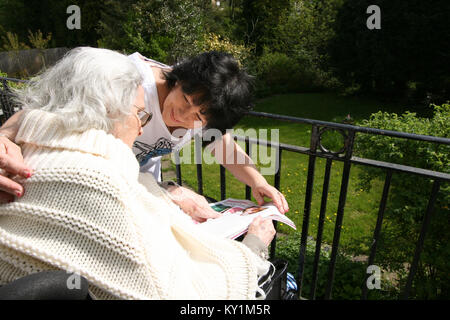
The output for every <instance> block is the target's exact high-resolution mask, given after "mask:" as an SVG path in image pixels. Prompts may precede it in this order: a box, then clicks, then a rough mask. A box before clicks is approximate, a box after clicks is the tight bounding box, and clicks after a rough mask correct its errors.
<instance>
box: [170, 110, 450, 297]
mask: <svg viewBox="0 0 450 320" xmlns="http://www.w3.org/2000/svg"><path fill="white" fill-rule="evenodd" d="M247 115H248V116H252V117H260V118H269V119H273V120H281V121H289V122H292V123H297V124H308V125H311V127H312V130H311V140H310V146H309V147H301V146H295V145H289V144H284V143H273V142H271V141H264V140H260V139H253V138H249V137H242V136H235V137H234V138H235V140H239V141H244V142H245V150H246V152H247V154H249V152H250V151H251V148H252V145H253V144H257V145H258V144H263V145H264V146H267V147H271V148H275V149H276V150H277V152H276V154H277V156H276V157H277V158H276V161H277V163H278V164H279V165H277V168H278V171H277V172H276V174H275V176H274V187H275V188H276V189H278V190H280V182H281V181H280V180H281V159H282V154H283V152H294V153H300V154H305V155H307V156H309V162H308V172H307V182H306V192H305V202H304V210H303V223H302V230H301V239H300V248H299V256H298V262H299V267H298V270H297V284H298V288H299V292H298V295H299V296H302V291H301V290H302V284H303V277H304V269H305V256H306V245H307V240H308V229H309V222H310V215H311V202H312V195H313V186H314V173H315V165H316V158H317V157H319V158H325V159H326V165H325V174H324V181H323V188H322V198H321V205H320V214H319V223H318V231H317V237H316V247H315V254H314V262H313V274H312V284H311V287H310V292H309V298H310V299H315V298H316V289H317V282H318V270H319V268H318V266H319V258H320V252H321V245H322V235H323V226H324V220H325V212H326V208H327V200H328V188H329V183H330V171H331V167H332V163H333V161H340V162H343V164H344V165H343V173H342V180H341V185H340V193H339V202H338V209H337V217H336V222H335V227H334V236H333V242H332V251H331V256H330V263H329V266H328V276H327V284H326V291H325V296H324V297H325V299H331V295H332V289H333V281H334V276H335V270H336V259H337V253H338V248H339V241H340V235H341V227H342V222H343V218H344V208H345V203H346V197H347V189H348V185H349V179H350V168H351V166H352V165H354V164H358V165H365V166H371V167H376V168H380V169H383V170H385V171H386V178H385V182H384V187H383V193H382V196H381V201H380V205H379V210H378V217H377V222H376V226H375V230H374V233H373V242H372V245H371V247H370V254H369V257H368V266H370V265H372V264H373V262H374V260H375V255H376V250H377V244H378V242H379V239H380V234H381V225H382V222H383V216H384V212H385V208H386V203H387V199H388V194H389V189H390V183H391V178H392V175H393V174H394V173H395V172H403V173H408V174H414V175H418V176H422V177H424V178H430V179H432V180H433V181H434V182H433V187H432V190H431V195H430V199H429V201H428V206H427V209H426V212H425V216H424V219H423V222H422V226H421V230H420V235H419V239H418V241H417V243H416V247H415V252H414V257H413V260H412V262H411V265H410V270H409V274H408V278H407V282H406V286H405V287H404V288H403V291H402V292H401V296H400V298H401V299H408V297H409V295H410V291H411V287H412V281H413V279H414V276H415V274H416V271H417V267H418V263H419V259H420V255H421V252H422V249H423V246H424V239H425V236H426V233H427V229H428V226H429V224H430V218H431V214H432V211H433V207H434V204H435V202H436V198H437V195H438V192H439V189H440V185H441V184H442V183H447V182H449V181H450V174H447V173H444V172H436V171H431V170H426V169H421V168H416V167H411V166H405V165H400V164H395V163H389V162H383V161H378V160H372V159H364V158H359V157H355V156H353V145H354V142H355V137H356V135H357V134H372V135H380V136H390V137H396V138H403V139H409V140H417V141H423V142H432V143H437V144H444V145H450V139H448V138H442V137H434V136H426V135H418V134H411V133H403V132H397V131H390V130H382V129H374V128H367V127H359V126H354V125H349V124H341V123H334V122H326V121H319V120H312V119H304V118H296V117H289V116H283V115H276V114H269V113H264V112H249V113H248V114H247ZM329 130H335V131H337V132H339V133H340V134H342V136H343V137H344V146H343V147H342V149H341V150H339V151H337V152H334V151H331V150H327V149H326V148H325V147H324V146H323V145H322V135H323V134H324V133H325V132H326V131H329ZM200 148H201V144H198V143H197V144H196V149H195V152H196V153H197V154H198V153H199V152H200ZM175 159H176V165H175V166H176V173H177V182H178V183H179V184H181V183H182V178H181V164H180V163H179V155H176V157H175ZM225 183H226V181H225V169H224V167H223V166H222V165H220V193H221V200H223V199H225V198H226V193H225ZM245 188H246V199H248V200H250V198H251V196H250V195H251V193H250V188H249V187H248V186H246V187H245ZM197 190H198V192H199V193H200V194H203V180H202V164H197ZM274 224H275V227H276V222H274ZM275 250H276V237H275V238H274V240H273V242H272V243H271V247H270V255H271V257H274V256H275ZM367 290H368V288H367V286H366V285H365V283H364V285H363V286H362V297H361V299H363V300H365V299H367V292H368V291H367Z"/></svg>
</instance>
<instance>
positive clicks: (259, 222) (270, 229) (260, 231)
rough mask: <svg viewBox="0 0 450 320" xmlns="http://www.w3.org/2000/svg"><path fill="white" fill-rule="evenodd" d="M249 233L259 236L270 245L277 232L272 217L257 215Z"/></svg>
mask: <svg viewBox="0 0 450 320" xmlns="http://www.w3.org/2000/svg"><path fill="white" fill-rule="evenodd" d="M248 233H249V234H253V235H255V236H257V237H258V238H259V239H260V240H261V241H262V242H264V243H265V245H266V246H268V245H269V244H270V243H271V242H272V240H273V237H274V236H275V234H276V230H275V228H274V226H273V222H272V219H270V218H265V219H263V218H261V217H256V218H255V219H254V220H253V222H252V223H251V224H250V226H249V228H248Z"/></svg>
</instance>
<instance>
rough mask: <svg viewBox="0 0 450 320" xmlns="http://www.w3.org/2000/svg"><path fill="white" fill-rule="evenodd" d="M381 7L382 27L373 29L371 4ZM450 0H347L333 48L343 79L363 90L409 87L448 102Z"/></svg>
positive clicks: (389, 91) (389, 93) (400, 92)
mask: <svg viewBox="0 0 450 320" xmlns="http://www.w3.org/2000/svg"><path fill="white" fill-rule="evenodd" d="M373 4H376V5H378V6H379V7H380V9H381V29H379V30H376V29H375V30H369V29H368V28H367V26H366V20H367V18H368V17H369V14H367V13H366V10H367V8H368V6H369V5H373ZM448 12H450V2H448V1H442V0H432V1H426V2H424V1H420V0H410V1H389V0H378V1H372V0H362V1H351V0H346V1H345V3H344V5H343V6H342V7H341V8H340V10H339V12H338V15H337V18H336V22H335V24H334V31H335V36H334V37H333V39H332V40H331V41H330V44H329V47H328V50H329V52H330V55H331V57H332V60H331V66H332V67H334V68H335V69H336V71H337V74H338V75H339V77H340V79H341V80H342V81H343V82H344V83H345V84H346V85H348V86H351V85H357V86H360V88H361V90H362V91H363V92H374V93H378V94H383V95H384V96H385V97H398V96H404V95H405V94H406V91H407V88H408V87H413V88H416V89H417V90H416V95H418V98H419V97H420V98H422V99H423V98H424V97H425V94H426V93H429V94H434V95H435V101H436V102H439V103H442V102H445V97H447V98H448V92H449V85H450V81H449V70H450V67H449V64H448V52H449V51H450V50H449V49H450V48H449V46H450V41H449V34H450V27H449V24H448Z"/></svg>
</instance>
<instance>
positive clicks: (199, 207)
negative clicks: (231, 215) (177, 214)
mask: <svg viewBox="0 0 450 320" xmlns="http://www.w3.org/2000/svg"><path fill="white" fill-rule="evenodd" d="M167 191H168V192H169V194H170V198H171V199H172V201H173V202H174V203H175V204H176V205H177V206H179V207H180V208H181V210H183V211H184V212H185V213H186V214H188V215H189V216H191V217H192V218H193V219H194V220H196V221H199V222H204V221H206V220H207V219H214V218H218V217H220V214H218V213H217V212H216V211H214V210H213V209H211V207H210V206H209V204H208V201H206V199H205V197H203V196H201V195H199V194H198V193H196V192H194V191H192V190H189V189H187V188H184V187H180V186H173V187H169V188H167Z"/></svg>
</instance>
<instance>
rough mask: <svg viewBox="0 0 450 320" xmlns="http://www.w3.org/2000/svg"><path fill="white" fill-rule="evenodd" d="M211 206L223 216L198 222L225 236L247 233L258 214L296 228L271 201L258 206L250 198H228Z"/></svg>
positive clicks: (230, 236) (232, 236) (205, 228)
mask: <svg viewBox="0 0 450 320" xmlns="http://www.w3.org/2000/svg"><path fill="white" fill-rule="evenodd" d="M210 206H211V208H212V209H214V210H215V211H217V212H218V213H220V214H221V215H222V216H221V217H219V218H216V219H209V220H207V221H206V222H203V223H200V224H198V226H199V227H200V228H202V229H203V230H206V231H208V232H211V233H214V234H216V235H219V236H223V237H225V238H230V239H236V238H237V237H239V236H241V235H242V234H244V233H246V232H247V230H248V227H249V225H250V224H251V223H252V221H253V220H254V219H255V218H256V217H258V216H261V217H262V218H270V219H273V220H277V221H280V222H282V223H285V224H287V225H288V226H290V227H291V228H293V229H296V227H295V224H294V223H293V222H292V220H291V219H289V218H288V217H286V216H285V215H283V214H281V213H280V212H279V211H278V209H277V207H275V205H273V204H271V203H266V204H264V205H262V206H258V205H255V204H254V203H253V202H252V201H249V200H238V199H232V198H228V199H226V200H223V201H219V202H215V203H211V204H210Z"/></svg>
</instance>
